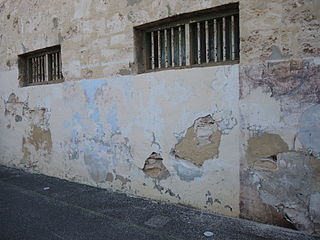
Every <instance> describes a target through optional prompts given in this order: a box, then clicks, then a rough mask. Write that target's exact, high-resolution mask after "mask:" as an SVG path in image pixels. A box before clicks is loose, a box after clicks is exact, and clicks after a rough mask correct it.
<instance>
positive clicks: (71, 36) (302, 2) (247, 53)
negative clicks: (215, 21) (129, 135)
mask: <svg viewBox="0 0 320 240" xmlns="http://www.w3.org/2000/svg"><path fill="white" fill-rule="evenodd" d="M231 2H237V1H233V0H201V1H199V0H174V1H173V0H161V1H160V0H157V1H154V0H124V1H116V0H77V1H66V0H64V1H63V0H56V1H55V3H54V4H52V2H51V1H37V0H29V1H22V0H20V1H1V2H0V20H1V23H2V24H1V25H0V56H1V59H0V71H9V70H14V69H17V55H18V54H22V53H25V52H29V51H33V50H36V49H39V48H45V47H48V46H53V45H57V44H61V47H62V61H63V72H64V76H65V79H66V80H67V81H68V80H75V79H84V78H85V79H88V78H101V77H113V76H117V75H128V74H132V72H133V70H132V69H133V68H134V65H135V63H134V50H133V49H134V46H133V27H134V26H138V25H140V24H144V23H148V22H151V21H156V20H159V19H162V18H166V17H168V16H173V15H176V14H181V13H186V12H191V11H196V10H201V9H205V8H210V7H215V6H219V5H222V4H227V3H231ZM239 2H240V35H241V36H240V38H241V46H240V49H241V53H240V55H241V59H240V63H241V64H250V63H260V62H264V61H266V60H269V59H270V60H281V59H289V58H293V59H297V58H304V57H315V56H319V55H320V41H318V39H319V35H320V33H319V15H320V14H319V13H318V11H317V9H319V8H320V6H319V5H320V2H319V1H317V0H283V1H279V0H272V1H256V0H240V1H239Z"/></svg>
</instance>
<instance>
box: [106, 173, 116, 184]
mask: <svg viewBox="0 0 320 240" xmlns="http://www.w3.org/2000/svg"><path fill="white" fill-rule="evenodd" d="M113 178H114V177H113V174H112V173H111V172H108V173H107V177H106V181H108V182H113Z"/></svg>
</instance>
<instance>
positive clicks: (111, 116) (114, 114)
mask: <svg viewBox="0 0 320 240" xmlns="http://www.w3.org/2000/svg"><path fill="white" fill-rule="evenodd" d="M106 120H107V123H108V124H109V125H110V128H111V131H112V132H119V126H118V109H117V105H115V104H113V105H112V108H111V111H110V112H109V113H108V114H107V117H106Z"/></svg>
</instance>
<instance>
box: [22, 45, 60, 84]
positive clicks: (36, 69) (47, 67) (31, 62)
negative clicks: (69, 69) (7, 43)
mask: <svg viewBox="0 0 320 240" xmlns="http://www.w3.org/2000/svg"><path fill="white" fill-rule="evenodd" d="M19 71H20V80H21V81H22V83H23V86H29V85H40V84H49V83H58V82H61V81H63V76H62V63H61V47H60V45H58V46H53V47H48V48H44V49H39V50H36V51H33V52H29V53H25V54H22V55H19Z"/></svg>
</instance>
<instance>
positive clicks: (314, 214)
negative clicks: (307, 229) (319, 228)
mask: <svg viewBox="0 0 320 240" xmlns="http://www.w3.org/2000/svg"><path fill="white" fill-rule="evenodd" d="M309 212H310V217H311V220H312V221H313V222H314V223H318V224H320V192H316V193H313V194H311V196H310V203H309Z"/></svg>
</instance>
